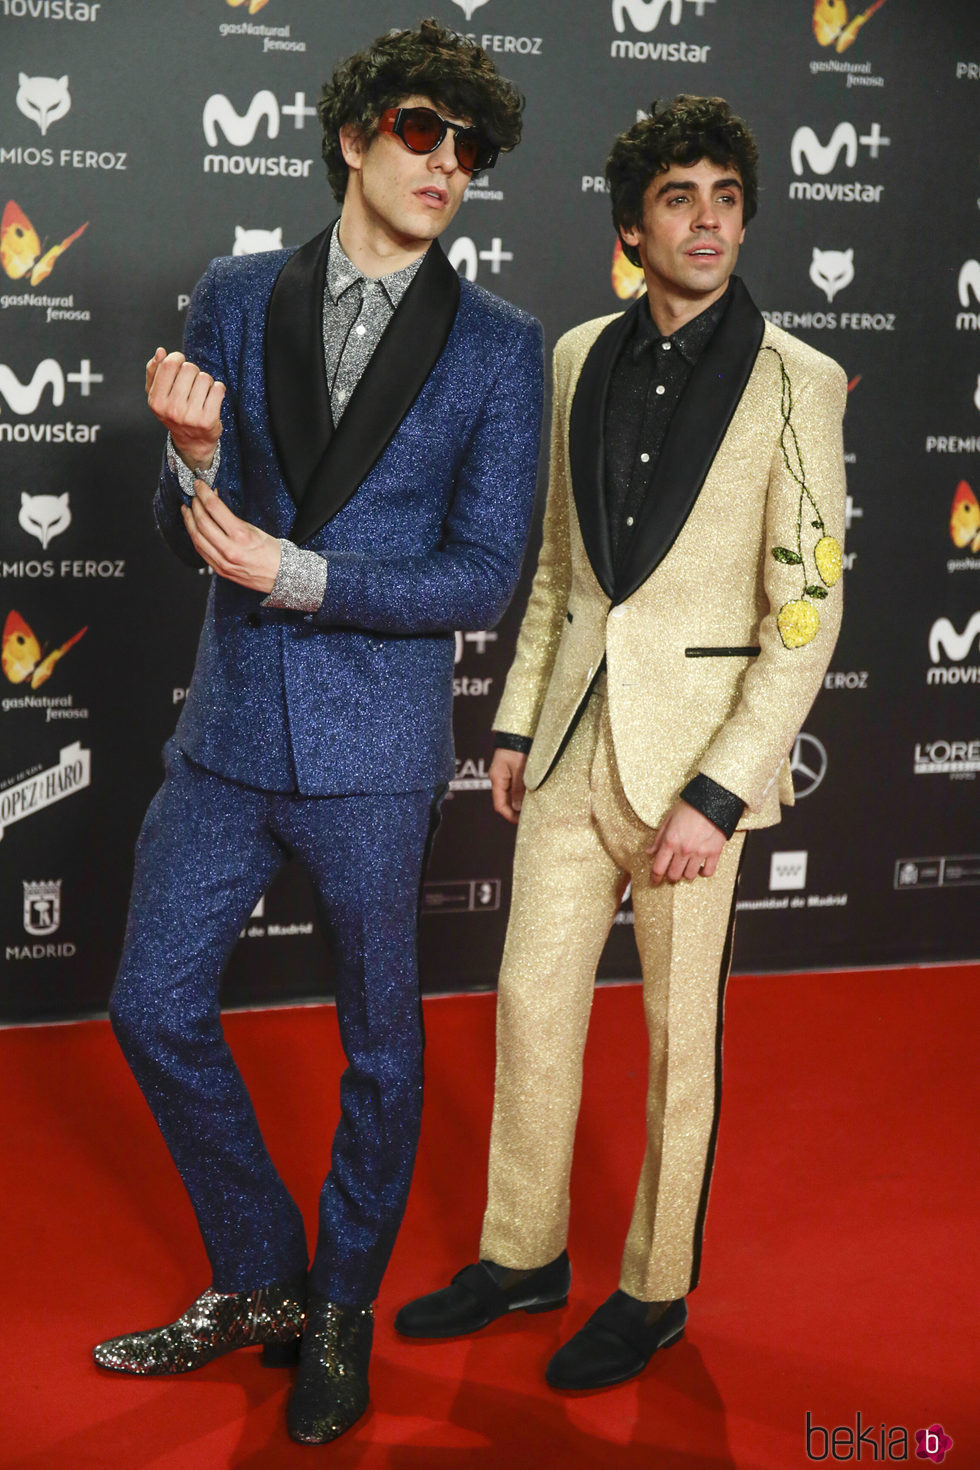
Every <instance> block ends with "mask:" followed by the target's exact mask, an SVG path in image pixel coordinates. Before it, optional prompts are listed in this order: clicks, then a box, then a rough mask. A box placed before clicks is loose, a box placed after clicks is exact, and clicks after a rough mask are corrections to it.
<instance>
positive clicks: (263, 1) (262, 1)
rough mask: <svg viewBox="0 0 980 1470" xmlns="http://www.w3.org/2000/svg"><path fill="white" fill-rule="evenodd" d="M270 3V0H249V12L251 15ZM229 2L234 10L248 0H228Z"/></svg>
mask: <svg viewBox="0 0 980 1470" xmlns="http://www.w3.org/2000/svg"><path fill="white" fill-rule="evenodd" d="M268 3H269V0H247V4H248V13H249V15H254V14H255V13H256V11H258V10H261V9H262V7H263V6H264V5H268ZM228 4H229V5H230V6H231V7H232V9H233V10H234V9H236V8H237V7H238V6H239V5H244V4H246V0H228Z"/></svg>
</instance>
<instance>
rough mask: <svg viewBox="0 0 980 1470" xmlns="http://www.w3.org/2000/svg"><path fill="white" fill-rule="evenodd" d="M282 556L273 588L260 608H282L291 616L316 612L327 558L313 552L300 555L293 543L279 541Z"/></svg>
mask: <svg viewBox="0 0 980 1470" xmlns="http://www.w3.org/2000/svg"><path fill="white" fill-rule="evenodd" d="M279 545H280V547H281V548H282V555H281V556H280V558H279V571H278V572H277V573H276V580H275V585H274V586H273V588H272V591H271V592H270V593H269V595H268V597H264V598H263V599H262V606H263V607H285V608H288V609H289V610H290V611H291V612H306V613H312V612H317V611H318V609H319V607H320V604H321V603H322V602H323V598H324V594H325V593H326V590H327V558H326V557H325V556H320V555H319V553H318V552H316V551H301V550H300V548H299V547H298V546H297V545H296V544H295V542H293V541H287V540H286V539H285V537H280V540H279Z"/></svg>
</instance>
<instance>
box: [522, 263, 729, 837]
mask: <svg viewBox="0 0 980 1470" xmlns="http://www.w3.org/2000/svg"><path fill="white" fill-rule="evenodd" d="M728 299H729V298H728V292H727V291H726V292H725V294H724V295H723V296H719V298H718V300H717V301H713V302H712V303H711V305H710V306H709V307H707V308H706V309H705V310H704V311H702V312H700V313H699V314H698V315H697V316H696V317H692V318H691V320H690V321H689V322H685V323H684V325H683V326H682V327H678V329H677V331H676V332H673V333H672V334H671V335H670V336H669V337H665V336H664V335H663V334H662V333H661V331H660V329H659V328H658V326H657V324H656V322H655V321H654V320H653V317H652V316H651V314H650V312H649V310H644V309H642V308H641V309H640V310H639V311H638V312H637V314H636V324H635V327H634V329H633V332H632V334H631V335H630V337H629V338H628V339H627V341H626V342H624V344H623V347H622V349H621V351H620V354H619V356H618V357H617V359H616V362H615V364H614V365H613V370H612V374H611V376H610V380H609V393H608V395H607V398H606V422H605V436H604V437H605V446H606V464H605V469H606V474H605V482H606V483H605V490H606V515H607V517H608V521H609V539H610V542H611V544H612V552H613V565H614V566H615V568H616V569H617V571H618V570H619V568H620V567H621V566H622V563H623V561H624V559H625V557H626V553H627V550H628V548H629V543H630V538H631V536H632V532H633V526H634V524H635V523H636V520H637V517H638V515H639V511H640V507H641V506H642V504H643V501H644V499H645V497H646V495H647V493H648V492H649V488H650V482H651V480H652V479H653V473H654V470H655V469H656V467H657V460H658V459H659V457H660V451H661V449H662V448H663V443H664V440H665V438H666V437H667V430H668V429H669V428H670V422H671V419H672V418H673V416H674V411H675V410H676V408H677V405H678V403H679V402H680V398H681V394H682V393H683V392H684V389H685V388H686V387H687V385H688V381H689V380H690V377H691V373H692V371H693V369H694V365H695V363H696V362H697V361H698V358H699V357H700V356H701V354H702V353H703V351H704V349H705V348H706V347H707V345H708V343H709V342H710V341H711V338H712V336H713V334H714V331H715V328H716V327H717V326H718V323H719V322H720V321H721V319H722V317H723V316H724V314H725V309H726V307H727V306H728ZM494 745H495V746H496V747H502V748H503V749H505V750H516V751H520V752H522V753H526V752H527V751H529V750H530V749H531V740H530V738H529V737H528V736H526V735H512V734H510V733H509V732H508V731H495V732H494ZM681 796H682V797H683V798H684V800H685V801H686V802H688V804H689V805H690V806H693V807H696V808H697V810H698V811H699V812H701V814H702V815H703V816H705V817H707V818H708V820H709V821H711V822H714V824H715V826H716V827H719V828H720V829H721V831H722V832H724V834H725V836H726V837H731V835H732V833H733V832H734V831H735V828H736V826H737V825H738V823H739V821H740V820H741V817H742V813H743V811H744V810H745V803H744V802H743V801H742V799H741V797H739V796H736V795H735V793H734V792H732V791H728V790H727V789H726V788H725V787H724V786H720V785H719V784H718V782H717V781H712V779H711V777H710V776H705V775H702V774H701V773H699V774H698V775H697V776H695V777H694V778H693V780H691V781H689V782H688V784H687V785H686V786H685V787H684V790H683V791H682V792H681Z"/></svg>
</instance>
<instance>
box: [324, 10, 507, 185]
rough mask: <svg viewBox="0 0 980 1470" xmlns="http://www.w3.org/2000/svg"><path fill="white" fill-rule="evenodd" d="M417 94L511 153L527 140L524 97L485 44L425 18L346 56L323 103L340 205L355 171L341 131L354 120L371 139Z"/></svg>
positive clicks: (330, 169)
mask: <svg viewBox="0 0 980 1470" xmlns="http://www.w3.org/2000/svg"><path fill="white" fill-rule="evenodd" d="M413 95H415V96H421V97H428V98H430V100H431V101H432V102H433V103H434V104H435V106H436V107H438V108H440V109H441V110H442V111H444V112H450V113H453V114H454V115H455V116H456V117H459V118H464V119H466V121H467V122H470V123H472V124H473V126H474V127H477V128H479V130H480V132H481V133H482V134H483V136H484V137H485V138H486V139H487V141H488V142H490V143H493V144H494V146H495V147H497V148H500V149H502V150H503V151H505V152H506V151H509V150H510V149H511V148H516V147H517V144H518V143H519V142H520V141H521V126H522V117H523V112H524V98H523V97H522V96H521V94H520V92H519V91H518V90H517V88H516V87H515V86H514V84H513V82H508V81H507V79H506V78H505V77H502V76H501V75H500V73H499V72H498V71H497V68H496V67H495V66H494V64H493V62H492V61H491V60H490V58H489V56H488V55H487V53H486V52H485V51H484V50H482V49H481V48H480V47H479V46H476V45H474V43H473V42H472V41H468V40H467V39H466V38H465V36H460V35H457V34H456V32H455V31H448V30H446V29H445V28H444V27H443V26H441V25H440V24H439V22H438V21H437V20H435V19H429V20H423V21H421V22H420V23H419V28H418V30H416V31H389V32H388V33H387V34H386V35H384V36H379V37H378V38H377V40H376V41H374V42H373V43H372V44H371V45H370V46H369V47H367V48H366V49H365V50H363V51H358V52H357V54H356V55H355V56H349V57H348V58H347V60H346V61H342V62H341V63H340V65H339V66H338V67H337V69H336V70H335V72H334V74H333V76H332V77H331V78H330V81H329V82H326V83H324V87H323V93H322V95H321V97H320V100H319V102H318V103H317V108H316V110H317V116H318V117H319V119H320V125H321V127H322V128H323V149H322V152H323V159H324V162H325V163H326V165H327V178H328V179H329V180H330V187H331V189H332V190H333V194H334V198H335V199H336V200H337V202H338V203H340V204H342V203H343V199H344V194H345V192H346V190H347V174H348V168H347V164H346V163H345V162H344V156H343V154H342V153H341V151H340V139H339V136H338V135H339V133H340V129H341V128H342V127H343V126H344V124H345V123H354V124H356V125H357V127H359V128H360V130H361V135H362V137H364V138H366V139H368V140H370V139H371V138H372V137H373V136H374V134H375V132H376V131H377V128H376V124H377V120H378V118H379V116H380V115H381V113H382V112H384V111H385V109H386V108H388V107H395V106H397V105H398V104H399V103H400V102H402V101H403V100H404V99H405V98H406V97H411V96H413Z"/></svg>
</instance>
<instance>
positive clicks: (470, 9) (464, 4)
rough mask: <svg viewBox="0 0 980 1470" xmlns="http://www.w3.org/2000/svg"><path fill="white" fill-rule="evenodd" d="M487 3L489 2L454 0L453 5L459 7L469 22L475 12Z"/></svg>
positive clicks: (482, 0)
mask: <svg viewBox="0 0 980 1470" xmlns="http://www.w3.org/2000/svg"><path fill="white" fill-rule="evenodd" d="M486 3H487V0H453V4H454V5H458V6H459V8H460V10H461V11H462V12H463V14H464V15H465V16H466V19H467V21H471V20H472V19H473V16H474V14H475V12H476V11H477V10H479V9H480V8H481V6H483V5H486Z"/></svg>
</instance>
